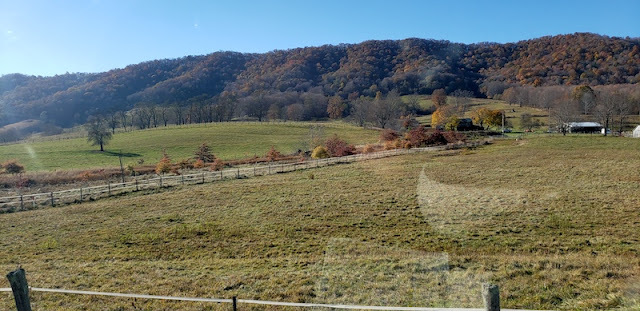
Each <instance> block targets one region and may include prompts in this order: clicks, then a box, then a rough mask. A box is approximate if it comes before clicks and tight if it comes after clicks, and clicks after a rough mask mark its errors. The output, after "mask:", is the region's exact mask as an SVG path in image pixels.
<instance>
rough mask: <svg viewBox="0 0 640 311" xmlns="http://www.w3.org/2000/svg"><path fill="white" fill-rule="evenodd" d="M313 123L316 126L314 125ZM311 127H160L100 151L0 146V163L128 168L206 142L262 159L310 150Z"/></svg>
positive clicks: (370, 134) (76, 144)
mask: <svg viewBox="0 0 640 311" xmlns="http://www.w3.org/2000/svg"><path fill="white" fill-rule="evenodd" d="M313 124H315V123H313ZM313 124H312V123H304V122H287V123H269V122H263V123H246V122H243V123H234V122H231V123H209V124H199V125H192V126H183V127H166V128H165V127H161V128H155V129H149V130H142V131H132V132H125V133H116V135H114V136H113V139H112V140H111V142H110V143H109V144H108V145H107V146H106V147H105V150H106V152H99V151H97V150H99V148H98V147H95V146H91V145H89V144H88V143H87V141H86V138H72V139H63V140H49V141H39V142H34V143H22V144H15V145H5V146H0V160H1V161H4V160H7V159H17V160H18V161H19V162H20V163H22V164H23V165H25V166H26V169H27V171H53V170H65V169H86V168H101V167H115V166H119V160H118V153H120V152H122V153H123V155H124V160H123V161H124V162H125V163H124V164H125V165H126V164H127V163H135V162H137V161H138V160H139V159H144V161H145V162H146V163H156V162H157V161H158V160H160V158H162V150H163V149H166V151H167V153H168V154H169V156H171V157H172V159H174V160H181V159H185V158H189V157H192V156H193V153H194V151H195V150H196V149H197V148H198V147H199V146H200V144H202V143H203V142H206V143H207V144H208V145H209V146H210V147H211V150H212V152H213V153H214V154H215V155H216V156H218V157H221V158H222V159H224V160H231V159H240V158H246V157H251V156H253V155H259V156H262V155H264V154H265V153H266V152H267V151H268V150H269V148H270V147H271V146H275V148H276V149H278V150H279V151H281V152H282V153H292V152H295V151H296V150H298V149H303V150H305V149H307V148H309V146H308V142H309V140H310V130H309V128H310V126H312V125H313ZM321 126H322V128H323V130H322V131H321V132H322V134H324V136H327V137H328V136H329V135H332V134H338V135H339V136H340V137H341V138H343V139H345V140H346V141H348V142H350V143H353V144H363V143H369V142H376V141H377V140H378V135H379V133H378V132H377V131H373V130H365V129H362V128H359V127H355V126H352V125H349V124H346V123H340V122H333V123H323V124H322V125H321Z"/></svg>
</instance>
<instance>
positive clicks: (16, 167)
mask: <svg viewBox="0 0 640 311" xmlns="http://www.w3.org/2000/svg"><path fill="white" fill-rule="evenodd" d="M2 167H3V168H4V171H5V172H6V173H9V174H12V175H16V174H21V173H23V172H24V166H22V165H21V164H20V163H18V161H16V160H8V161H5V162H4V163H2Z"/></svg>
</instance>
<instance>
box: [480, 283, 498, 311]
mask: <svg viewBox="0 0 640 311" xmlns="http://www.w3.org/2000/svg"><path fill="white" fill-rule="evenodd" d="M482 300H483V301H484V309H485V310H486V311H500V288H499V287H498V285H493V284H488V283H485V284H482Z"/></svg>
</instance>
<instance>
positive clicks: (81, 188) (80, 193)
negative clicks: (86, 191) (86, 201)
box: [80, 188, 82, 202]
mask: <svg viewBox="0 0 640 311" xmlns="http://www.w3.org/2000/svg"><path fill="white" fill-rule="evenodd" d="M80 202H82V188H80Z"/></svg>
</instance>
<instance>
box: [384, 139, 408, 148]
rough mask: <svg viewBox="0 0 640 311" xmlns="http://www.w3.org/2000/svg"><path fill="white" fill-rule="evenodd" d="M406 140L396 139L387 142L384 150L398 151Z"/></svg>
mask: <svg viewBox="0 0 640 311" xmlns="http://www.w3.org/2000/svg"><path fill="white" fill-rule="evenodd" d="M405 142H406V140H404V139H396V140H394V141H388V142H386V143H384V150H392V149H400V148H404V145H405Z"/></svg>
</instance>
